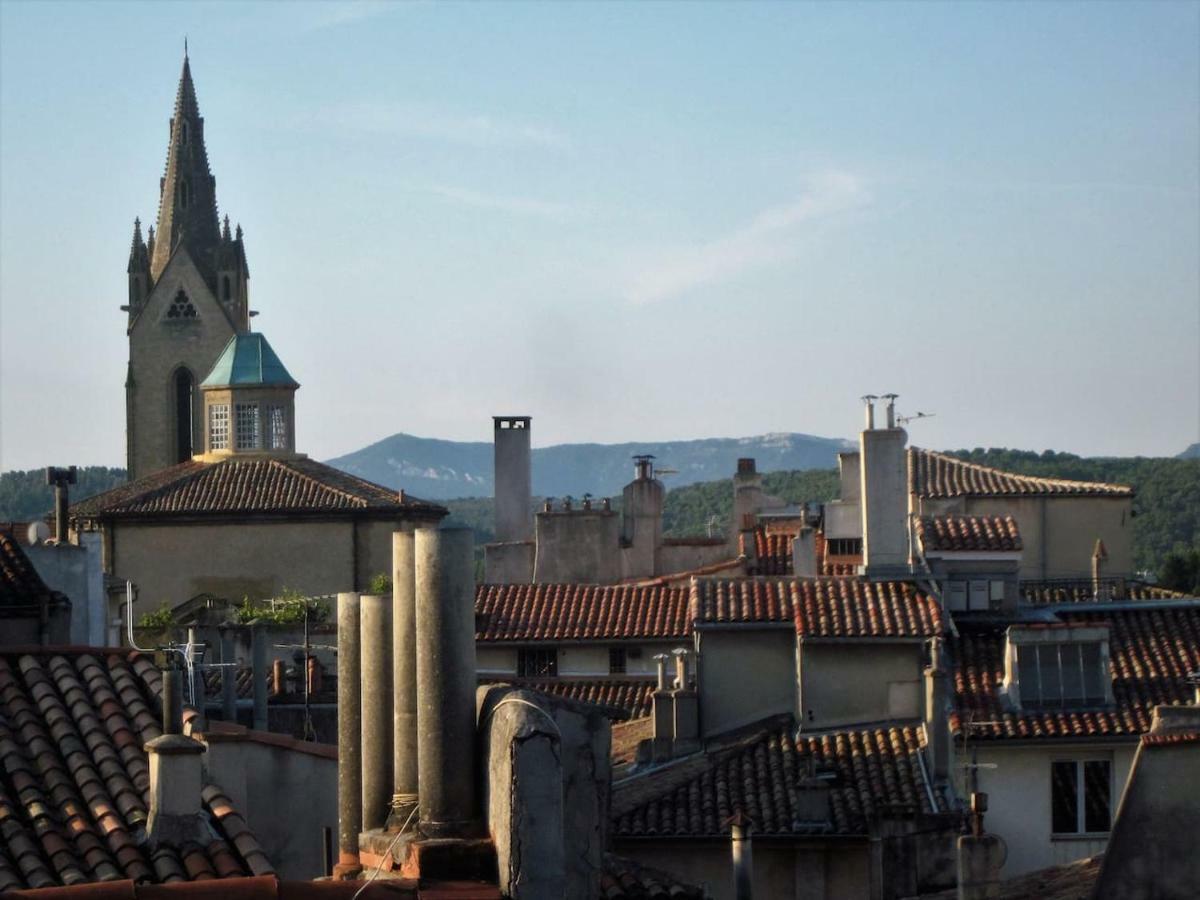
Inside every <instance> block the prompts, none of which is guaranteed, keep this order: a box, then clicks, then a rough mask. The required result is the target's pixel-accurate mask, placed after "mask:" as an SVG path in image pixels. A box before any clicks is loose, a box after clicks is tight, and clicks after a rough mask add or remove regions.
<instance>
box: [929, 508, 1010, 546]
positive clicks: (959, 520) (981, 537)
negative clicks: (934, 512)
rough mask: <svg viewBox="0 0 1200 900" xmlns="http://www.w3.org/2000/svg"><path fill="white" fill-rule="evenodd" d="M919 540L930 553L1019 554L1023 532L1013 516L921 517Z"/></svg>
mask: <svg viewBox="0 0 1200 900" xmlns="http://www.w3.org/2000/svg"><path fill="white" fill-rule="evenodd" d="M917 537H918V538H919V539H920V541H921V546H922V548H924V550H925V552H926V553H934V552H939V551H940V552H943V553H946V552H952V553H964V552H965V553H1015V552H1017V551H1019V550H1020V549H1021V532H1020V531H1019V530H1018V528H1017V520H1016V519H1014V518H1013V517H1012V516H921V517H920V518H918V519H917Z"/></svg>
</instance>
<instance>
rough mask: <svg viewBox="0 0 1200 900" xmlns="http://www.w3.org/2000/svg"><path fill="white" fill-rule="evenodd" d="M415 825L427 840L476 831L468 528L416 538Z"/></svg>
mask: <svg viewBox="0 0 1200 900" xmlns="http://www.w3.org/2000/svg"><path fill="white" fill-rule="evenodd" d="M415 551H416V553H415V555H416V583H417V618H416V623H417V718H418V722H419V723H420V727H419V729H418V733H417V777H418V793H419V794H420V799H419V801H418V810H419V824H418V827H419V828H420V831H421V833H422V834H423V835H425V836H426V837H429V838H444V837H459V838H462V837H468V836H471V834H472V833H473V832H474V831H475V830H476V829H477V828H478V824H479V823H478V810H477V809H476V802H475V794H476V779H475V740H476V739H475V689H476V675H475V671H476V670H475V559H474V557H475V545H474V540H473V538H472V534H471V529H469V528H441V529H433V528H422V529H419V530H418V531H417V533H416V541H415Z"/></svg>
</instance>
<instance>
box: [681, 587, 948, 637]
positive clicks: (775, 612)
mask: <svg viewBox="0 0 1200 900" xmlns="http://www.w3.org/2000/svg"><path fill="white" fill-rule="evenodd" d="M691 604H692V618H693V620H694V621H695V623H696V624H697V626H701V625H719V624H751V623H773V622H789V623H793V624H794V625H795V628H796V633H797V634H799V635H800V636H801V637H825V638H857V637H888V638H899V637H932V636H934V635H936V634H940V633H941V632H942V628H943V624H942V614H941V607H940V606H939V605H938V603H937V601H936V600H935V599H934V598H933V597H931V596H929V595H927V594H925V593H923V592H921V591H919V590H917V588H916V587H915V586H914V585H912V584H909V583H907V582H886V581H885V582H869V581H865V580H863V579H861V578H743V579H737V580H720V579H715V578H714V579H697V580H696V581H694V582H693V583H692V596H691Z"/></svg>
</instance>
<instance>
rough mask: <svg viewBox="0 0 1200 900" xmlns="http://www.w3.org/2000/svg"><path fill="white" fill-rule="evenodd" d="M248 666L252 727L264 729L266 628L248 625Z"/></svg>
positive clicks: (265, 706)
mask: <svg viewBox="0 0 1200 900" xmlns="http://www.w3.org/2000/svg"><path fill="white" fill-rule="evenodd" d="M250 666H251V674H252V676H253V677H252V681H253V684H254V729H255V730H256V731H266V730H267V726H268V724H269V723H268V720H267V629H266V626H265V625H251V626H250Z"/></svg>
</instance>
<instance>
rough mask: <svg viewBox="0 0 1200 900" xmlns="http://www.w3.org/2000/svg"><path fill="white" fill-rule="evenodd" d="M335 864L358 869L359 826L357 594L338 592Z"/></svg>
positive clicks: (347, 869) (341, 871) (344, 871)
mask: <svg viewBox="0 0 1200 900" xmlns="http://www.w3.org/2000/svg"><path fill="white" fill-rule="evenodd" d="M337 624H338V649H337V670H338V684H337V694H338V773H337V774H338V865H337V867H336V869H335V873H336V874H341V875H343V876H344V875H348V874H350V873H352V872H355V871H357V870H358V833H359V832H360V831H361V830H362V750H361V747H360V746H359V741H360V739H361V737H362V734H361V729H362V714H361V705H360V704H361V699H362V698H361V696H360V694H361V686H360V683H359V680H358V679H359V664H358V663H359V653H358V640H359V600H358V594H352V593H351V594H338V598H337Z"/></svg>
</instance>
